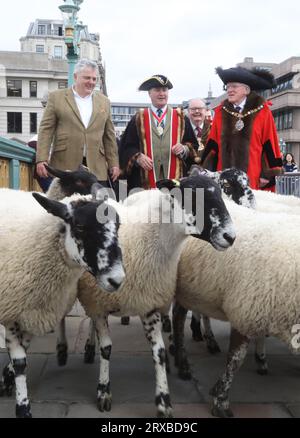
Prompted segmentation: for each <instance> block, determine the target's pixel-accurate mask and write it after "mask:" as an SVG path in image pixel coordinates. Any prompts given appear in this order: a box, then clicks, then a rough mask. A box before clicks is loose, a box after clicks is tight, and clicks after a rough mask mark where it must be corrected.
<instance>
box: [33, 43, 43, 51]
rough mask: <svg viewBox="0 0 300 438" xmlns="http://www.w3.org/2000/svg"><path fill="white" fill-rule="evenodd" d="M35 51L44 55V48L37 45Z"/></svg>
mask: <svg viewBox="0 0 300 438" xmlns="http://www.w3.org/2000/svg"><path fill="white" fill-rule="evenodd" d="M35 51H36V53H44V46H43V45H40V44H37V45H36V47H35Z"/></svg>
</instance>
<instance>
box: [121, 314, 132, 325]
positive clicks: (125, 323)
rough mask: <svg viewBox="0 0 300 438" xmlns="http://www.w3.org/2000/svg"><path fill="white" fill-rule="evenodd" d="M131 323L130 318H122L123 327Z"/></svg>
mask: <svg viewBox="0 0 300 438" xmlns="http://www.w3.org/2000/svg"><path fill="white" fill-rule="evenodd" d="M129 323H130V316H122V317H121V324H122V325H129Z"/></svg>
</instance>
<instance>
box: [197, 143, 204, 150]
mask: <svg viewBox="0 0 300 438" xmlns="http://www.w3.org/2000/svg"><path fill="white" fill-rule="evenodd" d="M198 143H199V146H198V151H203V149H204V144H203V143H202V142H201V141H198Z"/></svg>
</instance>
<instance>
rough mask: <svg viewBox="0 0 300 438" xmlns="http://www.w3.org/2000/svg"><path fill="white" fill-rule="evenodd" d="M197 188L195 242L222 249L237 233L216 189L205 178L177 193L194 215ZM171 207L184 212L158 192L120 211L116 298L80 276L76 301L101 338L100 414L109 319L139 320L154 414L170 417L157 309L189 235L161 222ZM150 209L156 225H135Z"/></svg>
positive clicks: (165, 300)
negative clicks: (121, 272) (200, 201)
mask: <svg viewBox="0 0 300 438" xmlns="http://www.w3.org/2000/svg"><path fill="white" fill-rule="evenodd" d="M158 185H159V188H163V187H167V188H168V189H173V188H174V187H175V183H174V182H173V181H169V180H166V181H162V182H160V183H159V184H158ZM201 187H202V188H203V189H204V204H205V209H204V212H203V213H204V228H203V231H202V232H201V234H200V235H199V233H198V235H197V236H196V237H199V238H201V239H204V240H206V241H209V242H210V243H212V245H213V246H214V247H215V248H216V249H218V250H225V249H226V248H228V247H229V246H231V245H232V244H233V242H234V239H235V233H234V230H233V226H232V222H231V219H230V217H229V216H228V214H227V211H226V209H224V203H223V201H222V198H221V192H220V189H219V187H218V186H217V185H216V184H215V183H214V182H212V181H210V180H209V179H208V178H207V177H203V176H197V177H190V178H185V179H183V180H181V182H180V186H179V189H180V194H181V192H182V193H183V192H184V190H186V189H190V190H192V195H193V197H192V199H193V201H192V213H193V215H195V211H196V207H197V205H196V197H195V196H196V191H197V188H201ZM177 190H178V189H177ZM170 203H171V211H173V210H174V209H175V208H177V209H179V210H180V211H181V213H182V208H187V205H186V203H185V202H184V203H183V204H181V203H180V202H178V200H177V199H173V197H171V196H170V194H168V193H162V192H161V191H159V190H151V191H146V192H142V193H137V194H134V195H131V196H129V197H128V198H127V199H126V200H125V202H124V205H123V208H124V209H125V211H126V212H127V214H128V221H127V223H122V214H121V226H120V232H119V236H120V243H121V248H122V252H123V256H124V264H125V269H126V279H125V281H124V283H123V285H122V286H121V288H120V290H119V292H118V294H115V296H113V295H109V294H107V293H106V292H105V291H103V290H102V289H100V288H99V287H97V285H96V283H95V281H94V280H93V278H92V277H91V276H90V275H86V274H84V275H83V277H82V278H81V279H80V281H79V286H78V298H79V301H80V303H81V304H82V306H83V308H84V310H85V312H86V314H87V315H88V316H89V317H91V318H92V320H93V322H94V325H95V327H96V331H97V334H98V337H99V344H100V377H99V384H98V387H97V406H98V409H99V410H100V411H108V410H110V409H111V402H112V396H111V391H110V380H109V360H110V355H111V347H112V343H111V339H110V337H109V330H108V321H107V318H108V315H109V314H113V315H117V316H122V315H129V316H134V315H138V316H139V317H140V319H141V321H142V324H143V328H144V331H145V335H146V338H147V340H148V341H149V343H150V344H151V349H152V356H153V360H154V364H155V373H156V391H155V392H156V399H155V403H156V407H157V415H158V416H163V417H170V416H172V407H171V402H170V396H169V389H168V384H167V376H166V370H165V361H166V353H165V347H164V342H163V338H162V335H161V328H160V322H161V318H160V313H159V309H161V308H163V307H165V306H166V305H167V306H169V305H170V303H171V301H172V299H173V296H174V292H175V287H176V277H177V264H178V261H179V257H180V253H181V250H182V247H183V244H184V242H185V241H186V239H187V238H188V236H187V234H186V224H185V223H175V222H174V221H171V223H164V220H163V217H160V210H163V206H164V204H166V205H169V204H170ZM160 204H161V206H160ZM149 208H152V210H153V209H154V211H153V213H154V216H155V217H158V218H159V221H158V222H157V223H136V220H135V217H136V215H137V214H140V213H141V212H142V213H145V214H146V216H147V215H148V210H149ZM189 213H191V210H190V211H189ZM192 217H193V216H192ZM169 222H170V221H169ZM192 222H193V220H192ZM91 341H92V340H91Z"/></svg>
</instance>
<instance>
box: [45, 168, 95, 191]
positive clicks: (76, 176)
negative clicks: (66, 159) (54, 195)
mask: <svg viewBox="0 0 300 438" xmlns="http://www.w3.org/2000/svg"><path fill="white" fill-rule="evenodd" d="M46 168H47V170H48V172H49V173H50V174H51V175H52V176H55V177H57V178H59V185H60V187H61V190H62V192H63V193H64V195H65V196H71V195H73V193H80V194H81V195H88V194H89V193H91V188H92V186H93V184H95V183H97V178H96V176H95V175H93V174H92V173H90V172H89V171H88V170H87V168H85V167H84V166H79V168H78V170H75V171H73V172H71V171H62V170H58V169H54V168H52V167H50V166H46Z"/></svg>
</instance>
